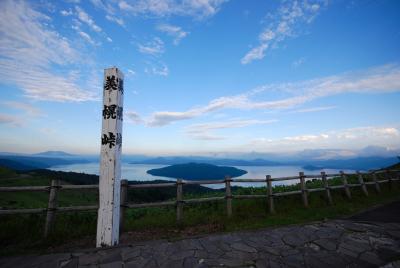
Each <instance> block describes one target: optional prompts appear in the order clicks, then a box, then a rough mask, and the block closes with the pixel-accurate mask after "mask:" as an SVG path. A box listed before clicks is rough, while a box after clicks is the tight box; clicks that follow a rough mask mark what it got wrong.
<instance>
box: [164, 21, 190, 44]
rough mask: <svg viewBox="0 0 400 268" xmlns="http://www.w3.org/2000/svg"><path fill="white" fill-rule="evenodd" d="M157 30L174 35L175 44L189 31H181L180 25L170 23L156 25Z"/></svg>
mask: <svg viewBox="0 0 400 268" xmlns="http://www.w3.org/2000/svg"><path fill="white" fill-rule="evenodd" d="M157 30H159V31H161V32H164V33H166V34H168V35H170V36H172V37H174V44H175V45H178V44H179V42H180V41H181V40H182V39H183V38H185V37H186V36H187V35H188V34H189V32H185V31H183V30H182V28H181V27H179V26H174V25H170V24H160V25H158V26H157Z"/></svg>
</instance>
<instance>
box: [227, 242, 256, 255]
mask: <svg viewBox="0 0 400 268" xmlns="http://www.w3.org/2000/svg"><path fill="white" fill-rule="evenodd" d="M231 247H232V248H233V249H237V250H240V251H244V252H253V253H256V252H257V250H256V249H255V248H252V247H250V246H248V245H246V244H244V243H238V242H236V243H233V244H232V245H231Z"/></svg>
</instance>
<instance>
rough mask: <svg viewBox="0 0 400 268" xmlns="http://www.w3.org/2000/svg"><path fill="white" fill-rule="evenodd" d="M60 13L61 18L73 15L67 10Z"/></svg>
mask: <svg viewBox="0 0 400 268" xmlns="http://www.w3.org/2000/svg"><path fill="white" fill-rule="evenodd" d="M60 13H61V15H63V16H71V15H72V14H74V13H73V12H72V10H71V9H69V10H61V11H60Z"/></svg>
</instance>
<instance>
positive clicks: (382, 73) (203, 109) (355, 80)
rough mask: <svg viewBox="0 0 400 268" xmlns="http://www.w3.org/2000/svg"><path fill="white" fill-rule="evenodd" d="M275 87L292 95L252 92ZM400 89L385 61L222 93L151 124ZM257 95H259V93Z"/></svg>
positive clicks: (395, 68)
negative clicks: (268, 97) (262, 97)
mask: <svg viewBox="0 0 400 268" xmlns="http://www.w3.org/2000/svg"><path fill="white" fill-rule="evenodd" d="M269 90H276V91H281V92H286V93H288V94H292V95H293V96H291V97H287V98H283V99H278V100H266V101H254V100H252V99H251V97H252V96H254V95H258V94H261V93H263V92H264V91H269ZM395 91H400V66H399V65H384V66H380V67H376V68H372V69H368V70H364V71H360V72H349V73H345V74H341V75H336V76H328V77H324V78H320V79H313V80H307V81H302V82H296V83H282V84H272V85H264V86H262V87H258V88H256V89H255V90H251V91H249V92H246V93H243V94H239V95H236V96H226V97H220V98H217V99H214V100H212V101H210V102H209V103H208V104H207V105H205V106H200V107H195V108H191V109H189V110H187V111H183V112H173V111H160V112H155V113H153V114H152V115H151V118H150V120H149V125H151V126H164V125H167V124H169V123H171V122H173V121H179V120H186V119H191V118H195V117H198V116H201V115H203V114H206V113H209V112H213V111H217V110H221V109H242V110H251V109H262V110H263V109H264V110H271V109H288V108H293V107H296V106H298V105H301V104H304V103H307V102H310V101H312V100H315V99H318V98H323V97H328V96H332V95H337V94H345V93H385V92H395ZM257 99H260V97H258V98H257Z"/></svg>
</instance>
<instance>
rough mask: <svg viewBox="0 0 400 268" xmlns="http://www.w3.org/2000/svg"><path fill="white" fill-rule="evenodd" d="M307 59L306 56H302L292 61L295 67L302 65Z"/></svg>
mask: <svg viewBox="0 0 400 268" xmlns="http://www.w3.org/2000/svg"><path fill="white" fill-rule="evenodd" d="M305 61H306V58H304V57H301V58H300V59H297V60H295V61H293V62H292V67H293V68H298V67H299V66H300V65H302V64H303V63H304V62H305Z"/></svg>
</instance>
